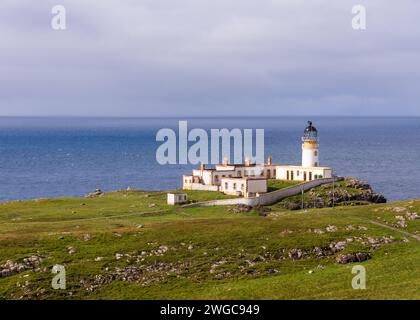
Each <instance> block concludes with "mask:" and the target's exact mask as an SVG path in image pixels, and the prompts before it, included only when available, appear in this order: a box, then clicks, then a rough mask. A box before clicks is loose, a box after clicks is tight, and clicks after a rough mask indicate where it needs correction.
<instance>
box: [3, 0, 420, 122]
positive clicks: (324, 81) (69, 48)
mask: <svg viewBox="0 0 420 320" xmlns="http://www.w3.org/2000/svg"><path fill="white" fill-rule="evenodd" d="M56 4H61V5H64V6H65V7H66V10H67V30H65V31H54V30H52V29H51V26H50V21H51V18H52V15H51V8H52V7H53V6H54V5H56ZM356 4H362V5H365V6H366V8H367V30H365V31H355V30H353V29H352V27H351V19H352V13H351V9H352V7H353V6H354V5H356ZM0 6H1V7H0V8H1V9H0V43H1V50H0V70H1V72H0V115H6V116H8V115H36V116H44V115H82V116H84V115H85V116H207V115H230V116H235V115H243V116H253V115H259V116H267V115H305V114H311V115H420V105H419V101H420V99H419V98H420V92H419V90H418V88H419V87H420V61H419V57H420V41H419V39H420V25H419V18H420V2H419V1H416V0H402V1H389V2H386V3H385V2H384V1H381V0H369V1H367V0H361V1H357V2H355V1H348V0H341V1H327V0H323V1H321V0H313V1H303V0H300V1H299V0H281V1H280V0H258V1H257V0H254V1H251V0H228V1H220V0H200V1H197V0H195V1H193V0H146V1H144V0H139V1H134V0H133V1H129V0H125V1H117V0H109V1H100V0H85V1H82V0H71V1H70V0H62V1H60V2H59V3H57V2H56V1H49V0H48V1H47V0H43V1H30V0H25V1H21V0H5V1H2V3H1V5H0Z"/></svg>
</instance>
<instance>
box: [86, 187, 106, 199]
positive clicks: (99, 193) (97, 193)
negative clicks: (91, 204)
mask: <svg viewBox="0 0 420 320" xmlns="http://www.w3.org/2000/svg"><path fill="white" fill-rule="evenodd" d="M103 195H104V193H103V192H102V190H101V189H96V190H95V191H94V192H90V193H88V194H87V195H86V198H96V197H101V196H103Z"/></svg>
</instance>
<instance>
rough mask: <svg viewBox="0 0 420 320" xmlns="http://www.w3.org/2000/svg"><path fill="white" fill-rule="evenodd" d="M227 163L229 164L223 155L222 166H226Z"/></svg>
mask: <svg viewBox="0 0 420 320" xmlns="http://www.w3.org/2000/svg"><path fill="white" fill-rule="evenodd" d="M228 164H229V161H228V158H227V157H224V158H223V165H224V166H227V165H228Z"/></svg>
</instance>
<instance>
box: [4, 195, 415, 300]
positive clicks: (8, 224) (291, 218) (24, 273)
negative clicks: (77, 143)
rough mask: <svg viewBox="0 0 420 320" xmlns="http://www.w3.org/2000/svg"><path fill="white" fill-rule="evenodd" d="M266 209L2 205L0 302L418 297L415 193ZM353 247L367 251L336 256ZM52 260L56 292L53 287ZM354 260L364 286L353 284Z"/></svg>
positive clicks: (123, 201)
mask: <svg viewBox="0 0 420 320" xmlns="http://www.w3.org/2000/svg"><path fill="white" fill-rule="evenodd" d="M187 193H188V194H189V197H190V199H191V200H194V201H204V200H210V199H214V198H215V196H217V197H220V198H225V197H226V196H224V195H221V194H217V193H212V192H210V193H209V192H200V191H193V192H191V191H190V192H187ZM271 208H272V212H270V213H269V214H268V216H265V217H263V216H260V215H258V214H257V213H256V212H254V211H250V212H244V213H231V212H232V210H230V209H231V208H229V207H195V208H181V207H179V206H175V207H174V206H168V205H167V204H166V193H165V192H143V191H119V192H111V193H106V194H104V195H102V196H100V197H93V198H65V199H43V200H35V201H19V202H10V203H2V204H0V248H1V250H0V272H2V269H3V271H4V270H8V268H9V269H10V268H11V267H13V266H20V267H19V268H18V269H19V271H17V272H9V273H7V272H4V274H3V276H1V277H0V299H105V298H106V299H177V298H180V299H183V298H185V299H221V298H226V299H378V298H379V299H390V298H396V299H419V298H420V290H419V288H420V273H419V272H418V266H419V265H420V245H419V244H420V242H419V237H420V231H419V227H420V219H416V216H417V215H419V214H420V200H413V201H405V202H400V203H393V204H375V205H366V206H342V207H336V208H320V209H307V210H296V211H289V210H287V209H285V208H283V207H281V206H280V205H275V206H272V207H271ZM402 219H403V220H404V223H401V221H402ZM415 237H417V238H415ZM354 253H366V254H368V256H369V259H368V260H366V261H363V262H357V263H345V264H342V263H339V262H338V261H340V257H342V256H343V255H350V256H351V255H352V254H354ZM31 257H32V258H31ZM28 258H29V259H28ZM8 260H10V261H9V262H7V261H8ZM56 264H59V265H63V266H65V268H66V280H67V283H66V286H67V288H66V289H65V290H54V289H52V287H51V280H52V278H53V277H54V274H52V273H51V269H52V267H53V266H54V265H56ZM355 264H361V265H363V266H364V267H365V268H366V272H367V283H366V285H367V288H366V290H354V289H353V288H352V286H351V281H352V278H353V277H354V274H352V273H351V270H352V267H353V266H354V265H355Z"/></svg>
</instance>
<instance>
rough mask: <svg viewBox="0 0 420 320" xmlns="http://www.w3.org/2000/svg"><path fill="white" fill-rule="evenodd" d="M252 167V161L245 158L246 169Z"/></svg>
mask: <svg viewBox="0 0 420 320" xmlns="http://www.w3.org/2000/svg"><path fill="white" fill-rule="evenodd" d="M250 165H251V160H250V159H249V158H245V167H249V166H250Z"/></svg>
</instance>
